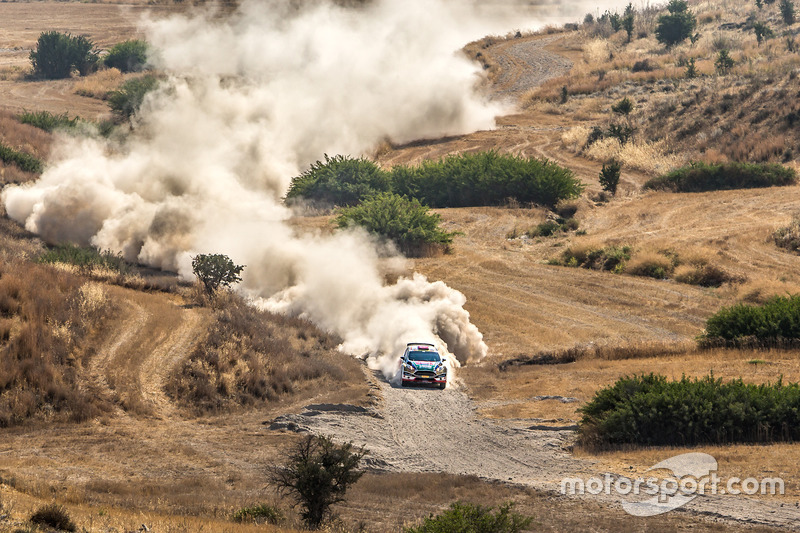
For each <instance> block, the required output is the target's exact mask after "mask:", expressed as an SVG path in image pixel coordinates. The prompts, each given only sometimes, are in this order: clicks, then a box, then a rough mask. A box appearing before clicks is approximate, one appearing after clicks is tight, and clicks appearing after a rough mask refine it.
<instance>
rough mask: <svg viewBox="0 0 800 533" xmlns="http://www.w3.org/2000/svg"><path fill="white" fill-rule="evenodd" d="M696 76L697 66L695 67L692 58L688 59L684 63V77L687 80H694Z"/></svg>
mask: <svg viewBox="0 0 800 533" xmlns="http://www.w3.org/2000/svg"><path fill="white" fill-rule="evenodd" d="M697 75H698V73H697V66H696V65H695V60H694V58H693V57H692V58H689V61H687V62H686V77H687V78H688V79H693V78H696V77H697Z"/></svg>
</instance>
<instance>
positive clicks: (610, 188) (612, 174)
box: [600, 160, 622, 194]
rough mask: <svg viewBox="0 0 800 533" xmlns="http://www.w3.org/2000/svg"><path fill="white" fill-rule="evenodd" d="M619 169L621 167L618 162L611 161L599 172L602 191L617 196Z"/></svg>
mask: <svg viewBox="0 0 800 533" xmlns="http://www.w3.org/2000/svg"><path fill="white" fill-rule="evenodd" d="M621 169H622V165H621V164H620V163H619V161H615V160H611V161H609V162H608V163H607V164H604V165H603V169H602V170H601V171H600V186H601V187H602V188H603V190H604V191H606V192H609V193H611V194H617V186H618V185H619V176H620V170H621Z"/></svg>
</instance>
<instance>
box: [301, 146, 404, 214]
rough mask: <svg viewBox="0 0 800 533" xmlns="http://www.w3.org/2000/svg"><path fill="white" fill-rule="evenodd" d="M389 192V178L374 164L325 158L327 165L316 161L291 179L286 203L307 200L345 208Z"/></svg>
mask: <svg viewBox="0 0 800 533" xmlns="http://www.w3.org/2000/svg"><path fill="white" fill-rule="evenodd" d="M390 190H391V184H390V181H389V175H388V174H387V173H386V172H384V171H383V170H381V168H380V167H379V166H378V165H376V164H375V163H373V162H372V161H370V160H368V159H365V158H363V157H360V158H358V159H353V158H352V157H349V156H343V155H336V156H333V157H328V155H327V154H325V161H317V162H316V163H314V164H312V165H311V168H309V169H308V170H306V171H305V172H303V173H302V174H301V175H299V176H297V177H295V178H292V183H291V185H290V187H289V192H288V193H286V200H287V202H288V203H290V204H291V203H293V202H296V201H298V200H300V199H304V200H310V201H312V202H315V203H321V204H328V205H335V206H342V207H344V206H351V205H356V204H357V203H359V202H360V201H362V200H364V199H365V198H367V197H368V196H372V195H374V194H376V193H380V192H387V191H390Z"/></svg>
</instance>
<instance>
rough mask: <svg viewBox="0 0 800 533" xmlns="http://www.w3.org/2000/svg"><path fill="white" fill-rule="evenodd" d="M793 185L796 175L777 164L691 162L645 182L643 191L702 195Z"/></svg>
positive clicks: (789, 169) (790, 169) (792, 170)
mask: <svg viewBox="0 0 800 533" xmlns="http://www.w3.org/2000/svg"><path fill="white" fill-rule="evenodd" d="M796 182H797V173H796V172H795V171H794V169H792V168H789V167H784V166H782V165H778V164H769V163H735V162H732V163H702V162H693V163H691V164H690V165H688V166H685V167H682V168H679V169H676V170H673V171H672V172H669V173H667V174H664V175H662V176H659V177H656V178H652V179H650V180H648V181H647V182H646V183H645V184H644V188H645V189H652V190H664V191H672V192H703V191H718V190H729V189H750V188H760V187H774V186H784V185H793V184H795V183H796Z"/></svg>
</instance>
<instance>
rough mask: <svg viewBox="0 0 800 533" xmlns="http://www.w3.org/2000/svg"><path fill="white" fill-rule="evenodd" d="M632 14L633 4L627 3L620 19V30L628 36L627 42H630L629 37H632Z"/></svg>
mask: <svg viewBox="0 0 800 533" xmlns="http://www.w3.org/2000/svg"><path fill="white" fill-rule="evenodd" d="M634 13H635V12H634V9H633V4H630V3H629V4H628V5H627V6H626V7H625V14H624V15H623V17H622V28H623V29H624V30H625V33H626V34H627V35H628V42H631V37H632V36H633V23H634Z"/></svg>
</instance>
